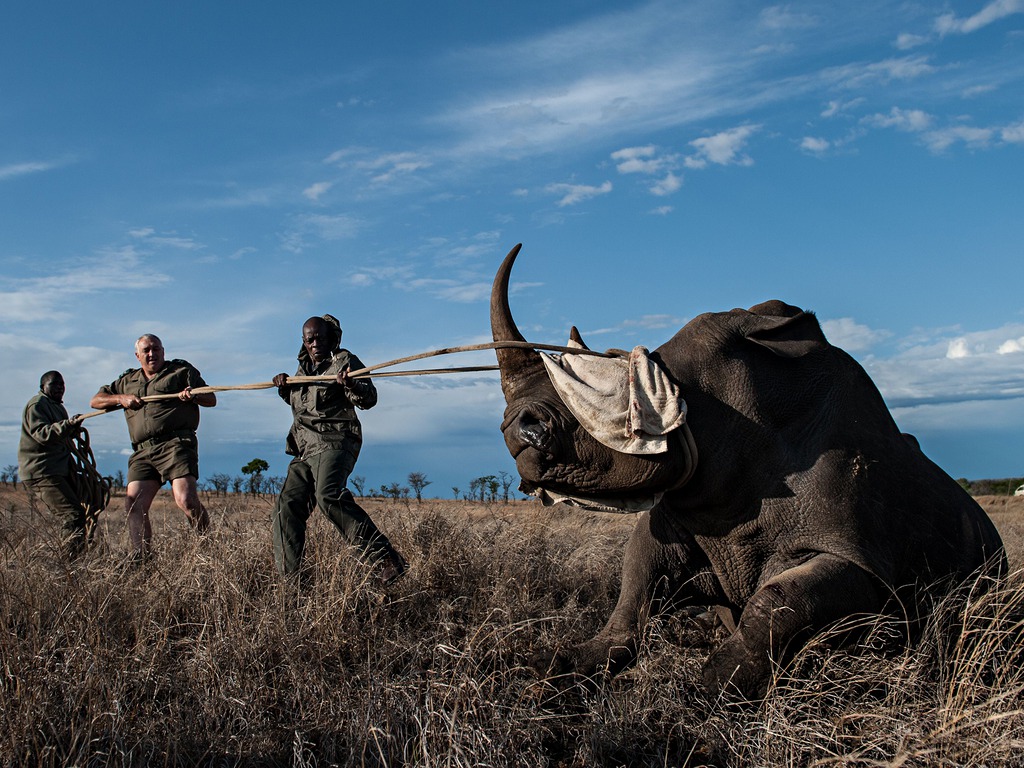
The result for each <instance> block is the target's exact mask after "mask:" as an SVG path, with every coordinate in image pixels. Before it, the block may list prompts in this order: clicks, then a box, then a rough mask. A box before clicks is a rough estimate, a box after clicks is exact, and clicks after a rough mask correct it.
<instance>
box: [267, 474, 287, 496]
mask: <svg viewBox="0 0 1024 768" xmlns="http://www.w3.org/2000/svg"><path fill="white" fill-rule="evenodd" d="M283 487H284V478H283V477H280V476H274V477H265V478H263V490H265V491H266V492H267V493H273V494H278V493H280V492H281V489H282V488H283Z"/></svg>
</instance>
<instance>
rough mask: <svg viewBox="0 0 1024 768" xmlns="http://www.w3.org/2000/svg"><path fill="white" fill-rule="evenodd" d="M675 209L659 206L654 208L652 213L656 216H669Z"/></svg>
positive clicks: (668, 206) (669, 206)
mask: <svg viewBox="0 0 1024 768" xmlns="http://www.w3.org/2000/svg"><path fill="white" fill-rule="evenodd" d="M673 210H674V209H673V208H672V206H671V205H659V206H658V207H657V208H653V209H652V210H651V211H650V212H651V213H652V214H654V215H655V216H667V215H668V214H670V213H672V211H673Z"/></svg>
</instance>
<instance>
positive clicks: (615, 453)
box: [491, 244, 1006, 698]
mask: <svg viewBox="0 0 1024 768" xmlns="http://www.w3.org/2000/svg"><path fill="white" fill-rule="evenodd" d="M520 248H521V244H520V245H517V246H516V247H515V248H513V249H512V250H511V251H510V252H509V254H508V256H506V258H505V260H504V262H503V263H502V265H501V267H500V268H499V270H498V272H497V274H496V276H495V279H494V284H493V288H492V293H491V329H492V333H493V337H494V340H495V341H496V342H509V341H512V342H521V343H522V342H525V339H524V337H523V336H522V334H521V333H520V332H519V330H518V329H517V327H516V324H515V322H514V320H513V318H512V313H511V311H510V309H509V301H508V285H509V277H510V274H511V271H512V265H513V264H514V262H515V259H516V256H517V255H518V253H519V250H520ZM570 335H571V338H572V339H573V340H575V343H576V344H577V345H578V346H579V347H581V348H585V345H584V344H583V343H582V339H581V338H580V337H579V334H578V332H577V331H576V329H575V328H572V329H571V331H570ZM645 351H646V350H645ZM496 355H497V358H498V365H499V368H500V372H501V385H502V391H503V394H504V396H505V400H506V403H507V408H506V410H505V417H504V421H503V423H502V425H501V429H502V432H503V435H504V438H505V443H506V445H507V447H508V450H509V451H510V453H511V455H512V456H513V457H514V459H515V462H516V467H517V470H518V473H519V475H520V478H521V486H520V488H521V490H523V491H524V492H527V493H534V494H536V495H538V496H541V497H542V498H543V499H545V500H546V503H551V502H553V501H555V500H562V501H570V502H572V503H576V504H579V505H581V506H584V507H591V508H595V509H618V510H629V511H636V510H642V511H640V513H639V517H638V519H637V522H636V526H635V529H634V531H633V533H632V535H631V537H630V539H629V541H628V543H627V545H626V551H625V554H624V559H623V566H622V578H621V586H620V592H619V599H618V603H617V605H616V607H615V609H614V611H613V612H612V614H611V616H610V618H609V619H608V621H607V623H606V625H605V626H604V628H603V629H602V630H601V631H600V632H599V633H598V634H597V635H596V636H595V637H593V638H592V639H590V640H588V641H586V642H583V643H581V644H578V645H575V646H573V647H570V648H566V649H561V650H558V651H556V652H554V653H550V654H547V655H546V656H547V657H546V659H545V665H544V666H545V671H546V673H547V674H549V675H550V676H552V677H554V676H560V675H571V676H574V677H578V676H583V677H585V678H594V677H595V676H598V675H600V674H615V673H616V672H617V671H619V670H621V669H623V668H624V667H625V666H627V665H629V664H631V663H632V662H633V661H635V658H636V654H637V646H638V635H639V633H640V632H641V631H642V622H643V620H644V617H646V616H648V615H650V612H651V611H652V610H659V608H658V606H662V608H660V609H664V607H667V606H671V607H672V608H674V609H679V608H684V607H687V606H690V607H692V608H691V610H695V609H696V607H698V606H707V607H709V610H710V609H714V610H716V611H717V612H718V614H719V615H720V616H721V617H722V619H723V623H724V624H725V626H726V628H727V630H728V635H727V637H726V639H725V640H724V641H722V642H721V643H720V644H719V645H718V646H717V647H716V648H714V649H713V650H712V652H711V654H710V657H709V658H708V660H707V662H706V664H705V665H704V669H703V674H702V683H703V685H704V686H705V688H706V689H707V690H708V691H709V693H712V694H718V693H722V692H727V693H730V694H731V695H736V694H740V695H742V696H744V697H747V698H758V697H761V696H763V695H764V693H765V692H766V691H767V689H768V686H769V685H770V682H771V679H772V676H773V674H774V672H775V670H776V669H777V668H778V667H777V665H779V664H781V663H785V661H786V660H787V659H788V658H790V657H791V656H792V654H793V653H794V652H795V651H796V650H798V649H799V648H800V647H802V646H803V645H804V644H805V643H806V642H807V640H808V639H809V638H810V637H811V636H813V635H814V634H815V633H817V632H819V631H821V630H823V629H825V628H828V627H829V626H831V625H834V624H836V623H837V622H840V621H842V620H844V619H846V618H849V617H854V616H859V615H862V614H863V615H871V614H880V613H886V612H891V611H893V610H894V607H898V608H899V610H900V611H902V612H903V616H904V617H905V618H907V619H908V620H909V621H910V622H911V623H913V622H914V621H917V620H920V619H921V618H922V617H923V616H924V615H925V614H926V610H927V609H926V605H927V600H926V597H927V596H928V595H930V594H932V593H933V591H934V590H935V589H940V590H943V589H945V590H949V589H951V588H952V587H953V585H956V584H958V583H961V582H963V581H964V580H967V579H969V578H971V577H972V576H975V574H978V576H977V578H978V580H979V581H980V582H985V581H989V580H990V579H995V578H997V577H998V576H999V575H1000V574H1002V573H1003V572H1005V569H1006V558H1005V553H1004V550H1003V545H1002V541H1001V539H1000V537H999V534H998V532H997V531H996V529H995V527H994V525H993V524H992V522H991V520H990V519H989V518H988V516H987V515H986V514H985V512H984V510H983V509H982V508H981V507H980V506H979V505H978V504H977V503H976V502H975V501H974V500H973V499H972V498H971V497H970V496H969V495H968V494H967V493H966V492H965V491H964V489H963V488H961V487H960V485H959V484H958V483H957V482H956V481H954V480H953V479H952V478H951V477H949V475H947V474H946V473H945V472H943V471H942V469H940V468H939V467H938V466H937V465H936V464H934V463H933V462H932V461H930V460H929V459H928V458H927V457H926V456H925V454H924V453H923V452H922V451H921V449H920V447H919V445H918V444H917V441H916V440H914V439H913V438H912V437H911V436H909V435H905V434H903V433H901V431H900V430H899V428H898V427H897V425H896V423H895V421H894V420H893V418H892V415H891V414H890V412H889V410H888V408H887V407H886V405H885V402H884V401H883V399H882V397H881V395H880V393H879V391H878V389H877V388H876V387H875V385H874V383H873V382H872V381H871V379H870V378H869V377H868V375H867V373H866V372H865V371H864V369H863V368H862V367H861V366H860V365H859V364H858V363H857V362H856V361H854V359H853V358H852V357H850V355H848V354H847V353H846V352H844V351H843V350H841V349H839V348H838V347H835V346H832V345H831V344H830V343H829V342H828V341H827V340H826V338H825V335H824V333H823V332H822V329H821V326H820V325H819V323H818V320H817V319H816V317H815V315H814V314H812V313H811V312H807V311H804V310H801V309H799V308H797V307H795V306H791V305H789V304H786V303H784V302H782V301H778V300H772V301H767V302H764V303H762V304H758V305H756V306H754V307H751V308H750V309H746V310H744V309H732V310H729V311H727V312H711V313H707V314H702V315H699V316H698V317H695V318H694V319H693V320H691V321H690V322H689V323H687V324H686V325H685V326H684V327H683V328H682V329H681V330H679V331H678V332H677V333H676V334H675V336H673V337H672V338H671V339H670V340H669V341H667V342H666V343H665V344H663V345H662V346H660V347H658V348H657V349H655V350H654V351H652V352H650V353H649V363H650V364H651V365H653V366H655V367H656V368H657V370H658V371H660V372H661V375H663V377H664V378H665V379H666V380H667V381H668V383H669V385H671V386H674V387H675V389H676V391H677V392H678V395H679V396H680V397H681V398H682V400H683V401H684V402H685V409H684V418H683V421H682V423H680V424H677V425H676V426H675V427H674V428H673V429H671V431H669V432H668V434H666V435H664V445H663V447H662V449H661V450H659V451H657V452H650V453H626V452H622V451H621V450H619V449H618V448H617V447H616V448H610V447H608V445H606V443H605V442H602V441H599V440H598V439H597V438H595V437H594V435H593V434H592V432H593V431H594V430H593V427H592V426H591V425H589V424H588V426H589V427H590V430H589V431H588V429H585V428H584V427H583V426H582V425H581V423H580V419H579V418H577V416H576V415H574V411H573V410H572V409H570V407H569V406H568V405H567V404H566V402H565V401H564V399H563V395H562V394H561V390H559V389H556V387H555V385H554V384H553V379H552V376H551V374H550V373H549V370H548V368H550V366H547V365H546V364H545V362H544V360H543V359H542V355H541V354H540V353H538V352H537V351H535V350H534V349H530V348H525V347H523V346H522V345H520V346H518V347H515V346H510V347H509V348H498V349H497V351H496ZM563 357H565V356H563ZM613 410H614V409H613ZM670 426H671V425H670Z"/></svg>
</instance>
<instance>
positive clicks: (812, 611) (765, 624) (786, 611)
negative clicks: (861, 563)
mask: <svg viewBox="0 0 1024 768" xmlns="http://www.w3.org/2000/svg"><path fill="white" fill-rule="evenodd" d="M884 601H885V598H884V596H883V595H882V593H881V590H880V584H879V582H878V581H876V580H875V578H874V577H872V576H871V575H870V574H868V573H867V572H866V571H864V570H863V569H861V568H860V567H858V566H856V565H854V564H853V563H851V562H849V561H846V560H842V559H840V558H838V557H835V556H833V555H826V554H820V555H816V556H815V557H813V558H811V559H810V560H808V561H807V562H805V563H803V564H802V565H800V566H797V567H796V568H791V569H789V570H788V571H785V572H783V573H781V574H779V575H778V576H776V577H775V578H773V579H771V580H769V581H768V582H766V583H765V584H764V586H763V587H761V589H760V590H758V592H757V593H756V594H755V595H754V596H753V598H751V599H750V601H749V602H748V603H747V605H746V607H744V609H743V613H742V615H741V616H740V620H739V624H738V626H737V628H736V630H735V632H733V634H732V635H730V636H729V638H728V639H727V640H725V642H723V643H722V644H721V645H720V646H719V647H718V648H717V649H715V651H714V652H713V653H712V654H711V656H710V657H709V658H708V661H707V663H706V664H705V666H704V686H705V688H706V689H707V690H708V692H709V693H711V694H714V695H718V694H720V693H722V692H723V691H733V692H734V693H739V694H740V695H741V696H742V697H743V698H746V699H749V700H757V699H761V698H764V695H765V693H767V690H768V686H769V684H770V682H771V679H772V675H773V672H774V670H775V669H776V668H777V667H778V666H780V665H782V664H785V662H787V661H788V660H789V658H790V657H791V656H792V654H793V653H794V652H795V651H796V650H797V649H798V648H799V647H800V646H801V645H802V644H803V642H804V641H806V640H807V639H808V638H809V637H810V636H811V635H813V634H814V633H816V632H818V631H820V630H822V629H825V628H826V627H828V626H829V625H830V624H833V623H834V622H836V621H838V620H840V619H843V618H845V617H848V616H853V615H855V614H872V613H878V612H879V611H880V610H882V608H883V605H884Z"/></svg>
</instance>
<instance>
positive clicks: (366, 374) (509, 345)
mask: <svg viewBox="0 0 1024 768" xmlns="http://www.w3.org/2000/svg"><path fill="white" fill-rule="evenodd" d="M484 349H543V350H545V351H548V352H561V353H563V354H570V355H592V356H594V357H622V356H623V354H621V353H610V352H597V351H595V350H592V349H586V348H584V347H562V346H559V345H557V344H534V343H533V342H530V341H490V342H486V343H483V344H465V345H462V346H459V347H442V348H441V349H433V350H430V351H429V352H420V353H418V354H415V355H409V356H408V357H399V358H397V359H395V360H388V361H387V362H384V363H377V365H371V366H367V367H366V368H359V369H358V370H355V371H350V372H349V376H350V377H351V378H354V379H365V378H373V377H390V376H427V375H432V374H439V373H463V372H469V371H496V370H498V367H497V366H494V365H486V366H471V367H464V368H429V369H424V370H419V371H390V372H387V373H380V372H379V371H380V369H381V368H390V367H391V366H394V365H401V364H402V363H410V362H412V361H413V360H424V359H426V358H429V357H439V356H441V355H452V354H456V353H458V352H477V351H480V350H484ZM335 380H336V377H334V376H289V377H288V381H287V383H288V384H324V383H330V382H332V381H335ZM273 386H274V382H272V381H261V382H258V383H255V384H235V385H229V386H216V387H212V386H208V387H196V388H195V389H193V390H192V394H193V395H203V394H207V393H211V392H234V391H240V390H256V389H270V388H271V387H273ZM177 397H178V395H177V394H173V393H172V394H167V395H147V396H146V397H143V398H142V400H143V402H147V403H148V402H153V401H156V400H173V399H175V398H177ZM119 410H121V408H119V407H118V408H109V409H106V410H102V411H90V412H89V413H85V414H82V418H83V419H91V418H92V417H93V416H102V415H103V414H104V413H112V412H114V411H119Z"/></svg>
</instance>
